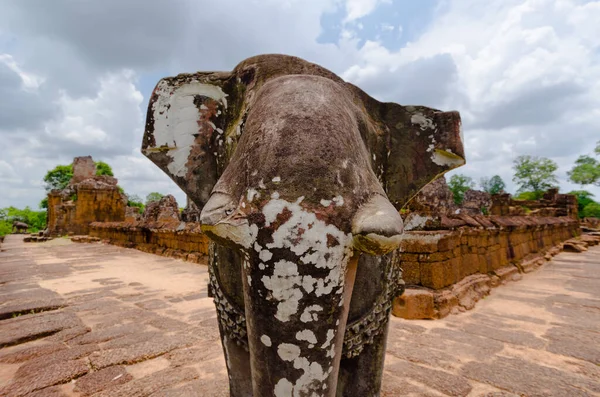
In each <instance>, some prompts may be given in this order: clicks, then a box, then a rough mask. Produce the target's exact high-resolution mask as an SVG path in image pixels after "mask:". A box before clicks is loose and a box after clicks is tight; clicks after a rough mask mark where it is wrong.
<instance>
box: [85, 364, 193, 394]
mask: <svg viewBox="0 0 600 397" xmlns="http://www.w3.org/2000/svg"><path fill="white" fill-rule="evenodd" d="M198 376H199V374H198V371H196V370H195V369H193V368H189V367H179V368H167V369H165V370H162V371H159V372H155V373H153V374H152V375H149V376H145V377H143V378H141V379H136V380H132V381H130V382H128V383H125V384H123V385H116V386H111V387H109V388H107V389H104V390H103V391H101V392H100V393H97V394H95V395H94V397H142V396H150V395H152V394H153V393H156V392H160V391H161V390H164V389H166V388H168V387H169V386H172V385H176V384H178V383H182V382H186V381H190V380H193V379H196V378H198Z"/></svg>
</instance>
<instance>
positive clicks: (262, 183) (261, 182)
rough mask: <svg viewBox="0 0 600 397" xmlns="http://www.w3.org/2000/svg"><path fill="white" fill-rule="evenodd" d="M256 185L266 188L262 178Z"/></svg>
mask: <svg viewBox="0 0 600 397" xmlns="http://www.w3.org/2000/svg"><path fill="white" fill-rule="evenodd" d="M258 187H259V188H261V189H266V188H267V187H266V186H265V182H264V181H263V180H262V179H261V180H260V181H259V182H258Z"/></svg>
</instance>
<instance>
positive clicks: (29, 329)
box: [0, 312, 81, 348]
mask: <svg viewBox="0 0 600 397" xmlns="http://www.w3.org/2000/svg"><path fill="white" fill-rule="evenodd" d="M78 325H81V322H80V320H79V319H78V318H77V316H76V315H75V314H74V313H71V312H56V313H54V312H53V313H52V314H44V313H40V314H29V315H24V316H20V317H17V318H12V319H9V320H4V321H3V322H2V327H0V348H1V347H4V346H10V345H14V344H18V343H23V342H25V341H28V340H33V339H39V338H42V337H45V336H48V335H52V334H54V333H56V332H59V331H62V330H64V329H67V328H72V327H76V326H78Z"/></svg>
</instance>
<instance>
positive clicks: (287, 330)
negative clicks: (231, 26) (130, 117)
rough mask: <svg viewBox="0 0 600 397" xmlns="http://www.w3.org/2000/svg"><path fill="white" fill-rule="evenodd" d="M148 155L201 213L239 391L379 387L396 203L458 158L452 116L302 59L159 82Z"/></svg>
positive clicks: (265, 58) (363, 391)
mask: <svg viewBox="0 0 600 397" xmlns="http://www.w3.org/2000/svg"><path fill="white" fill-rule="evenodd" d="M142 152H143V153H144V155H146V156H147V157H148V158H149V159H150V160H151V161H152V162H154V163H155V164H156V165H157V166H158V167H160V168H161V169H162V170H163V171H164V172H166V173H167V174H168V175H169V176H170V177H171V178H172V179H173V180H174V181H175V182H176V183H177V184H178V185H179V186H180V187H181V188H182V189H183V190H184V191H185V192H186V193H187V195H188V196H189V198H190V199H191V200H193V201H194V202H195V203H196V205H197V206H198V207H199V208H200V209H202V213H201V222H202V229H203V231H204V232H205V233H206V234H207V235H208V236H209V237H210V238H211V239H213V240H214V241H215V242H216V244H213V245H212V246H211V253H210V266H209V268H210V283H211V285H210V287H211V290H212V292H213V294H214V298H215V304H216V307H217V313H218V318H219V328H220V335H221V339H222V344H223V350H224V354H225V358H226V363H227V369H228V373H229V379H230V393H231V395H232V396H234V397H237V396H255V397H259V396H260V397H263V396H277V397H283V396H294V397H296V396H361V397H363V396H377V395H379V391H380V387H381V379H382V373H383V362H384V356H385V343H386V336H387V329H388V319H389V312H390V307H391V301H392V299H393V297H394V296H396V295H398V294H400V293H401V292H402V290H403V283H402V280H401V272H400V269H399V268H398V267H397V266H396V265H395V263H397V261H395V260H394V256H395V255H398V254H397V252H396V251H395V248H397V246H398V245H399V243H400V241H401V238H402V219H401V217H400V215H399V212H398V211H399V210H400V209H401V207H402V206H403V205H404V204H405V203H406V202H407V201H408V200H409V199H410V198H411V197H412V196H414V195H415V194H416V193H417V192H418V191H419V190H420V189H421V188H423V187H424V186H425V185H426V184H428V183H429V182H430V181H432V180H433V179H435V178H436V177H438V176H440V175H442V174H443V173H445V172H447V171H448V170H450V169H453V168H455V167H458V166H460V165H462V164H464V152H463V147H462V141H461V136H460V117H459V115H458V113H457V112H441V111H439V110H435V109H431V108H427V107H423V106H401V105H398V104H395V103H382V102H378V101H376V100H375V99H373V98H371V97H369V96H368V95H367V94H365V93H364V92H363V91H361V90H360V89H359V88H357V87H355V86H354V85H352V84H349V83H346V82H344V81H343V80H342V79H341V78H339V77H338V76H336V75H335V74H333V73H332V72H330V71H328V70H326V69H324V68H322V67H320V66H318V65H315V64H311V63H309V62H306V61H304V60H302V59H299V58H295V57H291V56H284V55H262V56H257V57H253V58H250V59H247V60H245V61H243V62H242V63H240V64H239V65H238V66H237V67H236V68H235V69H234V70H233V71H232V72H198V73H192V74H180V75H178V76H175V77H170V78H164V79H162V80H160V81H159V83H158V84H157V86H156V88H155V89H154V92H153V94H152V97H151V98H150V103H149V106H148V115H147V121H146V130H145V135H144V138H143V144H142Z"/></svg>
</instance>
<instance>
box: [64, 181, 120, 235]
mask: <svg viewBox="0 0 600 397" xmlns="http://www.w3.org/2000/svg"><path fill="white" fill-rule="evenodd" d="M126 206H127V203H126V202H125V201H124V200H123V198H122V195H121V193H120V192H119V191H118V190H117V189H116V187H115V188H114V189H103V190H98V189H86V188H83V187H80V188H79V189H78V190H77V202H76V210H75V220H74V222H73V224H72V228H71V230H72V231H73V233H74V234H88V233H89V230H90V224H91V223H92V222H111V221H112V222H119V221H124V220H125V207H126Z"/></svg>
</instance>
